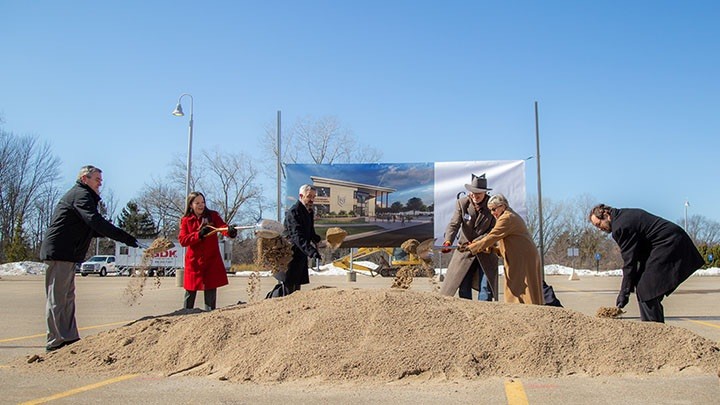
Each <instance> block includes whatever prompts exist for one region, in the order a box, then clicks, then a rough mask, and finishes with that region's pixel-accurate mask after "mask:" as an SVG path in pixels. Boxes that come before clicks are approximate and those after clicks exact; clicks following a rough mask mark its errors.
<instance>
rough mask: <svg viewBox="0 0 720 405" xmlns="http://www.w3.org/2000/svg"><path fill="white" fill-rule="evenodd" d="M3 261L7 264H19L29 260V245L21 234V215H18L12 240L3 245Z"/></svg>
mask: <svg viewBox="0 0 720 405" xmlns="http://www.w3.org/2000/svg"><path fill="white" fill-rule="evenodd" d="M5 259H6V260H7V261H8V262H21V261H24V260H29V259H30V244H29V243H28V241H27V240H25V235H24V233H23V215H22V214H20V215H18V218H17V221H16V222H15V230H14V232H13V236H12V240H11V241H10V243H9V244H7V245H5Z"/></svg>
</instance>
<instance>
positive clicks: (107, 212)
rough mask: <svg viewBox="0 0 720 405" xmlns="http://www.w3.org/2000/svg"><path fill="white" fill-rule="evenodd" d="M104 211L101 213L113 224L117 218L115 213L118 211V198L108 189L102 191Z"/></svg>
mask: <svg viewBox="0 0 720 405" xmlns="http://www.w3.org/2000/svg"><path fill="white" fill-rule="evenodd" d="M100 202H101V204H102V211H101V212H100V213H101V214H102V215H103V216H104V217H105V218H107V220H108V221H110V222H113V218H115V212H116V211H117V207H118V205H117V198H116V197H115V192H113V190H112V189H110V188H107V189H103V190H102V200H101V201H100Z"/></svg>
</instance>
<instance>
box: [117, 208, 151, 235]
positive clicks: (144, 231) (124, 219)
mask: <svg viewBox="0 0 720 405" xmlns="http://www.w3.org/2000/svg"><path fill="white" fill-rule="evenodd" d="M118 226H119V227H120V228H121V229H123V230H125V232H127V233H129V234H131V235H133V236H135V237H136V238H138V239H152V238H155V237H156V236H157V235H158V231H157V228H155V223H154V222H153V220H152V217H150V214H148V213H147V212H144V213H141V212H140V210H139V209H138V206H137V204H136V203H135V202H134V201H129V202H128V203H127V205H126V206H125V208H123V210H122V212H121V213H120V216H119V217H118Z"/></svg>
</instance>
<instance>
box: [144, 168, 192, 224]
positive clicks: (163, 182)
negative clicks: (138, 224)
mask: <svg viewBox="0 0 720 405" xmlns="http://www.w3.org/2000/svg"><path fill="white" fill-rule="evenodd" d="M172 178H173V176H172V175H168V176H166V178H164V179H161V178H157V177H152V178H151V179H150V183H149V184H147V183H146V184H145V186H144V187H143V189H142V191H141V192H140V196H139V197H138V199H137V201H138V205H139V206H140V207H141V208H142V210H143V211H145V212H147V213H149V214H150V216H151V217H152V219H153V222H154V223H155V228H156V229H157V230H158V231H159V232H160V234H162V235H165V236H167V237H174V236H177V233H178V231H179V226H180V217H182V215H183V213H184V211H185V187H184V186H183V187H182V191H181V189H180V188H178V186H177V185H176V184H173V180H172Z"/></svg>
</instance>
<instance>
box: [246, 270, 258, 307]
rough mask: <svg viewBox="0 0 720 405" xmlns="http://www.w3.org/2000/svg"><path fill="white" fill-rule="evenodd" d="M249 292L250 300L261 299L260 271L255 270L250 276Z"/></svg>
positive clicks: (256, 300)
mask: <svg viewBox="0 0 720 405" xmlns="http://www.w3.org/2000/svg"><path fill="white" fill-rule="evenodd" d="M246 291H247V294H248V299H249V300H250V302H258V301H260V272H259V271H257V270H256V271H253V272H252V273H250V277H248V285H247V289H246Z"/></svg>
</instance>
